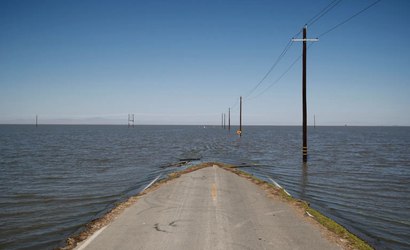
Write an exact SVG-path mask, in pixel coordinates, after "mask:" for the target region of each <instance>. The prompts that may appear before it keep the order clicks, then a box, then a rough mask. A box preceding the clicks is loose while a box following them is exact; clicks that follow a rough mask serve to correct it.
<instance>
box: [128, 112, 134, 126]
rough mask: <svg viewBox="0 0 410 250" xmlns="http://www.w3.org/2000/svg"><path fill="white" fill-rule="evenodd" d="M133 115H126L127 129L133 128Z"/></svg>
mask: <svg viewBox="0 0 410 250" xmlns="http://www.w3.org/2000/svg"><path fill="white" fill-rule="evenodd" d="M134 116H135V115H134V114H128V127H134V124H135V123H134V122H135V120H134Z"/></svg>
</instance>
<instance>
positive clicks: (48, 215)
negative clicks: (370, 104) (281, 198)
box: [0, 125, 410, 249]
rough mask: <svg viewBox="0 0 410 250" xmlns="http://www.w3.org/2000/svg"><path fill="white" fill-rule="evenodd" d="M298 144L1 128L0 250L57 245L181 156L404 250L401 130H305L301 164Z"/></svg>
mask: <svg viewBox="0 0 410 250" xmlns="http://www.w3.org/2000/svg"><path fill="white" fill-rule="evenodd" d="M301 140H302V134H301V128H300V127H285V126H284V127H275V126H271V127H264V126H255V127H245V128H244V131H243V136H242V137H241V138H239V137H238V136H236V135H235V133H234V129H232V131H231V133H228V131H227V130H223V129H222V128H220V127H212V126H207V127H205V128H204V127H203V126H136V127H135V128H127V126H85V125H84V126H83V125H81V126H61V125H60V126H57V125H55V126H53V125H44V126H39V127H38V128H35V127H34V126H29V125H0V171H1V174H0V249H52V248H55V247H58V246H59V245H60V244H62V242H63V241H64V239H66V238H67V237H68V236H70V235H71V234H73V233H74V232H76V231H77V230H79V229H80V228H81V227H82V226H83V225H84V224H85V223H87V222H89V221H90V220H92V219H93V218H96V217H98V216H100V215H101V214H102V213H104V212H106V211H107V210H108V209H110V208H111V207H112V206H114V204H115V203H116V202H119V201H121V200H123V199H125V198H127V197H129V196H131V195H134V194H136V193H138V192H139V191H140V190H141V189H142V188H143V187H144V186H146V185H147V184H148V183H149V182H151V181H152V180H153V179H155V178H156V177H158V176H165V175H166V174H167V173H169V172H172V171H176V170H178V169H179V168H176V167H171V168H164V167H163V166H166V165H169V164H171V163H175V162H178V161H179V159H182V158H201V161H221V162H226V163H232V164H235V165H238V166H241V167H242V168H241V169H242V170H244V171H248V172H250V173H252V174H254V175H256V176H258V177H260V178H263V179H265V180H267V181H269V178H271V179H273V180H275V181H276V182H278V183H279V184H280V185H282V186H283V187H284V188H285V189H286V190H287V191H288V192H290V193H291V194H292V195H293V196H295V197H298V198H302V199H304V200H306V201H308V202H310V204H311V206H312V207H314V208H316V209H318V210H319V211H321V212H323V213H324V214H326V215H327V216H329V217H331V218H332V219H334V220H336V221H337V222H339V223H340V224H342V225H343V226H345V227H346V228H348V229H349V230H350V231H352V232H353V233H355V234H357V235H359V236H360V237H361V238H363V239H365V240H366V241H368V242H369V243H370V244H371V245H373V246H374V247H375V248H376V249H410V128H409V127H317V128H309V161H308V164H302V159H301ZM198 162H200V161H198ZM198 162H195V163H198Z"/></svg>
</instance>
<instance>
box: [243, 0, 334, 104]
mask: <svg viewBox="0 0 410 250" xmlns="http://www.w3.org/2000/svg"><path fill="white" fill-rule="evenodd" d="M341 1H342V0H333V1H332V2H331V3H329V4H328V5H326V6H325V7H324V8H323V9H322V10H321V11H319V12H318V13H317V14H316V15H314V16H313V17H312V18H310V19H309V20H308V21H307V22H306V23H307V24H308V25H312V24H314V23H315V22H317V21H318V20H319V19H321V18H322V17H323V16H324V15H326V14H327V13H328V12H329V11H331V10H332V9H333V8H334V7H336V6H337V5H338V4H339V3H340V2H341ZM301 33H302V29H300V31H299V32H298V33H296V34H295V35H294V36H293V37H292V38H295V37H297V36H299V35H300V34H301ZM292 44H293V43H292V40H290V41H289V42H288V43H287V44H286V46H285V48H284V49H283V50H282V52H281V53H280V55H279V57H278V58H277V59H276V61H275V62H274V64H273V65H272V66H271V67H270V69H269V70H268V72H267V73H266V74H265V75H264V76H263V77H262V79H261V80H260V81H259V82H258V83H257V84H256V85H255V86H254V87H253V88H252V89H251V90H250V91H249V92H248V94H247V95H245V96H244V98H245V99H247V98H248V97H249V96H250V95H252V93H253V92H254V91H255V90H256V89H257V88H259V86H260V85H261V84H262V83H263V82H264V81H265V80H266V78H267V77H268V76H269V74H270V73H271V72H272V71H273V70H274V69H275V67H276V66H277V65H278V63H279V62H280V61H281V60H282V58H283V57H284V56H285V55H286V53H287V52H288V50H289V49H290V47H292Z"/></svg>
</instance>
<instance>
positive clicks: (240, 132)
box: [236, 96, 242, 136]
mask: <svg viewBox="0 0 410 250" xmlns="http://www.w3.org/2000/svg"><path fill="white" fill-rule="evenodd" d="M236 133H237V134H238V135H239V136H242V96H241V97H240V99H239V130H238V131H236Z"/></svg>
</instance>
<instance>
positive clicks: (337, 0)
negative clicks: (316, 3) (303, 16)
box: [306, 0, 342, 26]
mask: <svg viewBox="0 0 410 250" xmlns="http://www.w3.org/2000/svg"><path fill="white" fill-rule="evenodd" d="M341 1H342V0H333V1H332V2H331V3H330V4H328V5H327V6H326V7H325V8H323V9H322V10H321V11H319V13H317V14H316V15H314V16H313V17H312V18H311V19H309V20H308V21H307V22H306V25H307V26H312V25H313V24H314V23H316V22H317V21H318V20H319V19H321V18H322V17H323V16H324V15H326V14H327V13H328V12H329V11H331V10H332V9H333V8H334V7H336V6H337V5H338V4H339V3H340V2H341Z"/></svg>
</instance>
